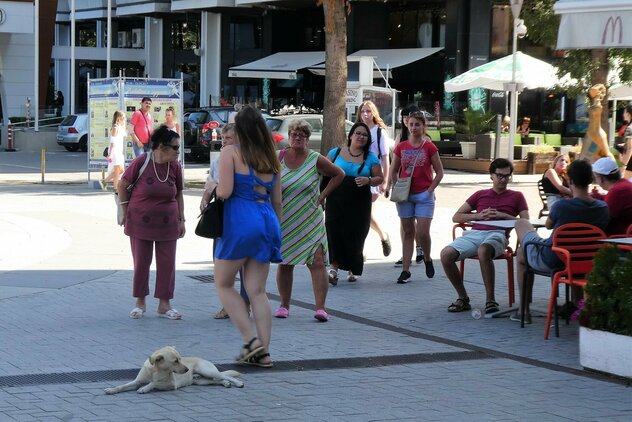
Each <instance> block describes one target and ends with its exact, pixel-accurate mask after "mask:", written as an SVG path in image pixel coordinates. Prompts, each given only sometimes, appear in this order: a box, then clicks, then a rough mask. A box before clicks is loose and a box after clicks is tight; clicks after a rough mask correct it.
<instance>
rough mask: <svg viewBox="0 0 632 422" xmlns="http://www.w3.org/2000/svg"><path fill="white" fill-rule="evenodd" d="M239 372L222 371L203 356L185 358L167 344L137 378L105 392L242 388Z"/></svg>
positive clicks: (148, 361)
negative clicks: (198, 386)
mask: <svg viewBox="0 0 632 422" xmlns="http://www.w3.org/2000/svg"><path fill="white" fill-rule="evenodd" d="M239 375H240V373H239V372H237V371H224V372H220V371H219V370H218V369H217V368H216V367H215V365H213V364H212V363H211V362H209V361H207V360H204V359H201V358H195V357H188V358H183V357H181V356H180V353H178V351H177V350H176V349H175V348H174V347H171V346H166V347H163V348H162V349H158V350H156V351H155V352H154V353H152V354H151V356H150V357H149V358H148V359H147V360H146V361H145V363H144V364H143V367H142V368H141V370H140V372H139V373H138V375H137V376H136V379H135V380H134V381H132V382H128V383H127V384H123V385H119V386H118V387H113V388H106V389H105V390H104V391H105V394H117V393H121V392H123V391H130V390H136V392H137V393H141V394H143V393H149V392H150V391H152V390H177V389H178V388H180V387H185V386H187V385H223V386H224V387H231V386H233V385H234V386H235V387H239V388H241V387H243V386H244V383H243V382H242V381H240V380H238V379H237V378H235V377H238V376H239ZM145 384H147V385H145ZM143 385H144V387H141V386H143Z"/></svg>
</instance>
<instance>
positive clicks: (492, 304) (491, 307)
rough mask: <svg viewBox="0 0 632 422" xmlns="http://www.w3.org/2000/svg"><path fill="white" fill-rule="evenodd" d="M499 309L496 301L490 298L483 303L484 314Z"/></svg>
mask: <svg viewBox="0 0 632 422" xmlns="http://www.w3.org/2000/svg"><path fill="white" fill-rule="evenodd" d="M499 310H500V308H499V305H498V302H494V301H493V300H490V301H489V302H487V303H486V304H485V313H486V314H493V313H494V312H498V311H499Z"/></svg>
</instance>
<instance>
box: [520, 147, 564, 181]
mask: <svg viewBox="0 0 632 422" xmlns="http://www.w3.org/2000/svg"><path fill="white" fill-rule="evenodd" d="M556 155H557V152H556V151H555V148H553V147H552V146H551V145H547V144H541V145H535V146H534V147H533V148H531V149H530V150H529V152H528V153H527V172H528V173H529V174H540V173H544V172H545V171H546V169H548V168H549V165H551V163H552V162H553V159H554V158H555V156H556Z"/></svg>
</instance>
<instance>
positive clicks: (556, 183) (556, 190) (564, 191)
mask: <svg viewBox="0 0 632 422" xmlns="http://www.w3.org/2000/svg"><path fill="white" fill-rule="evenodd" d="M570 162H571V160H570V159H569V158H568V155H566V154H558V155H557V156H556V157H555V158H554V159H553V163H551V167H550V168H549V169H548V170H547V171H545V172H544V174H543V175H542V188H543V189H544V193H546V203H547V206H548V207H549V209H551V206H552V205H553V203H555V201H557V200H558V199H560V198H564V197H566V198H570V197H572V196H573V193H572V192H571V190H570V188H569V186H568V176H567V175H566V168H567V167H568V164H570Z"/></svg>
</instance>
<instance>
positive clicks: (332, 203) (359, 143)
mask: <svg viewBox="0 0 632 422" xmlns="http://www.w3.org/2000/svg"><path fill="white" fill-rule="evenodd" d="M370 146H371V131H370V129H369V127H368V126H367V125H366V124H364V123H362V122H358V123H356V124H354V125H353V126H352V127H351V130H350V131H349V135H348V137H347V146H346V147H337V148H334V149H332V150H331V151H329V154H327V156H328V157H329V159H330V160H331V161H332V162H333V163H334V164H336V165H337V166H338V167H340V168H341V169H342V170H343V171H344V173H345V178H344V179H343V180H342V183H341V184H340V185H339V186H338V187H337V188H336V189H335V190H334V191H333V192H332V193H331V194H330V195H329V197H328V198H327V202H326V203H325V227H326V228H327V242H328V243H329V260H330V262H331V266H330V270H329V283H330V284H332V285H334V286H335V285H336V284H338V269H341V270H346V271H348V272H349V275H348V277H347V280H348V281H350V282H354V281H356V280H357V277H358V276H359V275H362V270H363V266H364V257H363V255H362V251H363V249H364V240H365V239H366V236H367V234H368V233H369V226H370V224H371V186H379V185H381V184H382V181H383V180H384V177H383V175H382V167H381V166H380V161H379V160H378V158H377V156H376V155H375V154H373V153H372V152H370V151H369V148H370Z"/></svg>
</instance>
